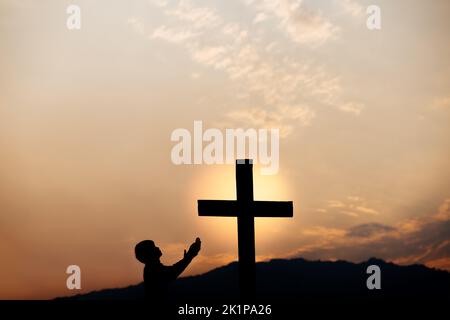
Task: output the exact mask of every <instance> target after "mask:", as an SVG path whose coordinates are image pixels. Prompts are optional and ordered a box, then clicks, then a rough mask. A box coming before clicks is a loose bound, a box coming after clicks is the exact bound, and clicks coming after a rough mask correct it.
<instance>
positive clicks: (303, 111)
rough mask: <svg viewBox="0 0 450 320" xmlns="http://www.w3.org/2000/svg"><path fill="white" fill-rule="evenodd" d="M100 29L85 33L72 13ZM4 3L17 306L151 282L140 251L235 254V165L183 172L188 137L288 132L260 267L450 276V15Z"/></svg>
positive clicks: (260, 190) (355, 7)
mask: <svg viewBox="0 0 450 320" xmlns="http://www.w3.org/2000/svg"><path fill="white" fill-rule="evenodd" d="M70 3H76V4H78V5H79V6H80V8H81V15H82V28H81V30H78V31H69V30H67V28H66V18H67V14H66V7H67V5H68V4H70ZM369 4H372V2H368V1H355V0H346V1H329V2H319V3H318V2H317V1H307V0H304V1H295V2H294V1H288V0H270V1H269V0H262V1H256V0H255V1H246V0H236V1H223V2H220V1H194V0H192V1H180V2H178V1H144V0H142V1H141V0H136V1H131V2H129V3H125V2H116V3H111V1H106V0H97V1H87V0H77V1H56V0H45V1H39V2H37V1H31V0H20V1H12V0H0V52H1V54H0V70H2V72H1V73H0V97H1V98H0V163H1V166H0V253H1V255H2V267H1V269H0V282H1V283H2V285H1V286H0V298H2V299H17V298H20V299H33V298H52V297H55V296H61V295H70V294H75V293H80V292H79V291H78V292H73V291H69V290H67V288H66V287H65V284H66V277H67V275H66V274H65V270H66V267H67V266H68V265H71V264H76V265H79V266H80V267H81V270H82V290H81V292H88V291H91V290H97V289H101V288H106V287H117V286H126V285H129V284H134V283H137V282H139V281H140V280H141V276H142V265H140V264H139V263H138V262H137V261H136V260H135V259H134V256H133V247H134V245H135V244H136V243H137V242H138V241H140V240H142V239H153V240H155V242H156V243H157V244H159V245H160V247H161V248H162V250H163V252H164V255H163V262H165V263H173V262H175V261H176V260H177V259H179V258H181V257H182V252H183V249H184V248H185V247H186V246H188V245H189V243H190V242H191V241H193V240H194V239H195V237H196V236H200V237H201V238H202V241H203V248H202V251H201V254H200V256H199V257H198V258H197V259H196V260H195V262H194V263H193V264H192V266H190V267H189V269H188V270H187V271H186V274H195V273H199V272H204V271H206V270H209V269H211V268H213V267H216V266H220V265H222V264H224V263H227V262H230V261H232V260H235V259H236V257H237V247H236V221H235V219H227V218H204V217H202V218H200V217H198V216H197V212H196V200H197V199H205V198H211V199H226V198H230V199H233V198H234V197H235V191H234V166H232V165H212V166H207V165H195V166H194V165H192V166H188V165H181V166H175V165H174V164H172V162H171V160H170V151H171V148H172V147H173V145H174V143H173V142H171V141H170V135H171V132H172V131H173V130H175V129H176V128H187V129H188V130H192V126H193V121H194V120H202V121H203V123H204V127H205V128H212V127H214V128H220V129H223V128H237V127H244V128H255V129H258V128H279V129H280V130H281V133H282V134H281V140H280V170H279V172H278V174H276V175H274V176H261V175H260V173H259V170H256V169H255V171H254V176H255V177H254V181H255V198H256V199H265V200H293V201H294V218H293V219H257V222H256V249H257V259H259V260H264V259H269V258H272V257H293V256H299V255H300V256H303V257H306V258H311V259H319V258H320V259H339V258H340V259H347V260H351V261H361V260H364V259H367V258H369V257H371V256H377V257H380V258H383V259H386V260H389V261H394V262H397V263H404V264H407V263H425V264H427V265H429V266H435V267H438V268H443V269H447V270H450V256H449V248H450V234H449V230H450V227H449V223H450V222H449V219H450V166H449V161H448V159H449V158H450V151H449V150H450V148H449V147H450V138H449V137H450V126H449V125H448V124H449V120H450V90H449V88H450V76H449V75H450V62H449V59H448V57H449V56H450V45H449V42H448V32H447V30H450V26H449V24H450V22H449V21H448V13H449V12H450V4H449V3H448V1H445V0H440V1H433V2H432V3H431V2H426V1H419V0H414V1H406V0H401V1H395V2H394V1H387V0H386V1H377V4H378V5H379V6H380V8H381V10H382V28H381V30H378V31H370V30H368V29H367V28H366V17H367V16H366V13H365V8H366V7H367V6H368V5H369Z"/></svg>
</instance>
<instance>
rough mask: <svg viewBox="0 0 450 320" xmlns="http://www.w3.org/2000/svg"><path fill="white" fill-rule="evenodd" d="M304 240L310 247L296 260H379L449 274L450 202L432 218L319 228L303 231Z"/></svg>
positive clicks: (301, 249) (444, 204)
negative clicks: (435, 269)
mask: <svg viewBox="0 0 450 320" xmlns="http://www.w3.org/2000/svg"><path fill="white" fill-rule="evenodd" d="M303 236H305V237H306V238H305V240H306V239H308V244H306V245H304V246H302V247H300V248H299V249H298V251H297V252H296V254H295V256H299V255H300V256H303V257H306V258H310V259H331V258H336V257H337V258H339V259H346V260H350V261H362V260H366V259H368V258H370V257H372V256H376V257H379V258H383V259H385V260H388V261H392V262H395V263H399V264H414V263H421V264H426V265H428V266H430V267H436V268H443V269H446V270H449V271H450V199H445V200H444V201H443V202H442V203H441V205H440V206H439V207H438V209H437V212H435V213H434V214H432V215H427V216H423V217H419V218H413V219H406V220H403V221H401V222H399V223H397V224H395V225H393V226H389V225H386V224H380V223H365V224H359V225H355V226H352V227H350V228H348V229H336V228H326V227H318V226H316V227H312V228H310V229H307V230H304V231H303ZM311 237H312V238H311ZM355 240H357V241H355Z"/></svg>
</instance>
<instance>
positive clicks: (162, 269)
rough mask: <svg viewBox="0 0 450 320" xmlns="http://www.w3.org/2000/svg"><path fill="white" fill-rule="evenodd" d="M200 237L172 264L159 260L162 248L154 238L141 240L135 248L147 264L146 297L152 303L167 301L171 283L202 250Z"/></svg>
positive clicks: (145, 271)
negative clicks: (181, 257)
mask: <svg viewBox="0 0 450 320" xmlns="http://www.w3.org/2000/svg"><path fill="white" fill-rule="evenodd" d="M200 247H201V241H200V238H197V239H195V242H194V243H193V244H191V246H190V247H189V250H188V251H187V252H186V250H184V257H183V259H181V260H180V261H178V262H177V263H175V264H174V265H172V266H165V265H163V264H162V263H161V261H160V260H159V259H160V257H161V256H162V252H161V250H160V249H159V248H158V247H157V246H155V243H154V242H153V241H152V240H144V241H141V242H139V243H138V244H137V245H136V247H135V248H134V252H135V254H136V259H138V260H139V261H140V262H142V263H143V264H145V267H144V287H145V297H146V299H149V300H150V301H151V302H152V303H158V302H166V298H167V290H168V286H169V283H170V282H172V281H174V280H175V279H176V278H177V277H178V276H179V275H180V274H181V273H182V272H183V271H184V269H186V267H187V266H188V265H189V263H191V261H192V259H194V258H195V256H196V255H197V254H198V252H199V251H200Z"/></svg>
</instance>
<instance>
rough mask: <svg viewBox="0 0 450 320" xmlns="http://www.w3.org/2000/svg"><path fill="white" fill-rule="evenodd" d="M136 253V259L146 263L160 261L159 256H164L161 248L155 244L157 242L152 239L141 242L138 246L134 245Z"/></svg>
mask: <svg viewBox="0 0 450 320" xmlns="http://www.w3.org/2000/svg"><path fill="white" fill-rule="evenodd" d="M134 253H135V255H136V259H138V260H139V261H140V262H142V263H144V264H147V263H152V262H156V261H159V258H160V257H161V256H162V252H161V250H159V248H158V247H157V246H155V243H154V242H153V241H152V240H144V241H141V242H139V243H138V244H137V245H136V247H134Z"/></svg>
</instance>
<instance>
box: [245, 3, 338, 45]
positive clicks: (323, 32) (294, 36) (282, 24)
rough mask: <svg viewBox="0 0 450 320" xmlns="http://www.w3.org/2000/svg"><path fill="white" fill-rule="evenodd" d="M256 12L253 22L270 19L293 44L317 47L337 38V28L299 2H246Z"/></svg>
mask: <svg viewBox="0 0 450 320" xmlns="http://www.w3.org/2000/svg"><path fill="white" fill-rule="evenodd" d="M246 3H247V5H249V6H253V7H254V8H256V10H257V11H258V14H257V15H256V17H255V19H254V21H255V20H257V21H259V20H260V19H258V17H261V15H263V16H264V20H266V17H271V18H273V19H275V20H276V21H277V22H278V27H279V29H280V30H282V31H283V32H284V33H285V34H286V35H287V36H288V37H289V39H291V40H292V41H293V42H295V43H298V44H302V45H310V46H319V45H322V44H323V43H325V42H326V41H327V40H329V39H332V38H334V37H336V36H337V33H338V31H339V27H337V26H335V25H333V24H332V23H331V22H330V21H328V20H327V19H326V18H325V17H324V16H323V15H322V14H321V13H320V12H319V11H315V10H312V9H309V8H307V7H306V6H305V5H304V3H303V1H300V0H295V1H291V0H263V1H247V2H246Z"/></svg>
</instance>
